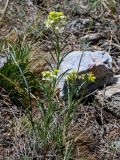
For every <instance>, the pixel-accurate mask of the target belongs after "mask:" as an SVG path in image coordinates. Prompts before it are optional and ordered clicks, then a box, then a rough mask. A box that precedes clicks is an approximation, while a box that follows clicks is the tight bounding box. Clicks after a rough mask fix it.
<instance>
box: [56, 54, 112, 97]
mask: <svg viewBox="0 0 120 160" xmlns="http://www.w3.org/2000/svg"><path fill="white" fill-rule="evenodd" d="M67 70H68V73H70V72H71V71H72V70H74V71H78V73H79V74H81V73H86V72H90V71H92V72H93V73H94V75H95V76H96V83H94V84H93V83H92V84H89V86H88V92H92V91H94V90H95V89H98V88H99V87H102V86H103V85H104V83H107V82H106V79H108V80H109V78H111V77H113V72H112V58H111V56H110V55H109V53H107V52H104V51H93V52H92V51H73V52H71V53H69V54H68V55H67V56H66V57H65V58H64V60H63V61H62V63H61V65H60V73H59V75H61V74H62V73H64V72H66V71H67ZM59 75H58V76H59ZM79 85H80V84H79ZM64 86H65V76H64V77H63V78H62V79H61V81H60V82H59V84H58V87H59V88H60V89H61V96H62V95H63V88H64Z"/></svg>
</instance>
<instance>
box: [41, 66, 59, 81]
mask: <svg viewBox="0 0 120 160" xmlns="http://www.w3.org/2000/svg"><path fill="white" fill-rule="evenodd" d="M58 72H59V70H58V69H56V68H54V69H53V71H43V72H42V79H43V80H48V81H53V79H56V78H57V74H58Z"/></svg>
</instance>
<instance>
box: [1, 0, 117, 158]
mask: <svg viewBox="0 0 120 160" xmlns="http://www.w3.org/2000/svg"><path fill="white" fill-rule="evenodd" d="M6 1H7V0H6ZM85 2H87V1H84V3H83V1H82V0H80V1H77V0H76V1H75V2H74V1H72V0H71V1H69V2H68V1H59V2H57V1H51V2H48V1H47V0H45V1H42V0H41V1H37V0H36V1H34V0H33V1H32V0H25V1H24V2H22V1H19V0H17V1H14V0H13V1H9V3H8V5H7V6H6V10H5V12H4V15H3V14H2V13H1V15H2V16H4V17H3V18H2V19H1V21H0V42H1V43H2V39H3V38H4V39H6V40H8V41H15V39H17V37H18V35H21V34H24V33H25V32H27V33H29V30H31V29H32V32H30V36H32V37H35V40H36V39H37V38H38V37H39V36H40V35H39V33H40V30H41V28H42V24H41V22H42V23H43V21H44V19H45V17H46V15H47V13H48V12H49V11H51V10H53V9H54V8H55V10H62V11H63V12H64V13H65V15H66V16H67V17H68V20H67V21H68V22H67V25H66V28H65V32H66V33H69V36H67V38H66V39H65V41H64V43H65V44H67V47H66V48H65V51H66V50H83V49H85V50H104V51H107V52H109V53H110V55H111V56H112V58H113V62H112V65H113V68H112V69H113V72H114V74H115V75H118V74H120V2H119V0H118V1H117V0H116V7H115V8H114V7H113V8H112V9H111V7H110V6H109V5H108V6H107V5H105V4H101V6H96V9H91V8H90V7H88V5H86V4H87V3H85ZM0 4H2V5H0V7H1V8H2V9H3V8H4V6H5V2H3V1H2V2H0ZM99 7H100V8H99ZM38 13H39V16H38ZM2 16H1V17H2ZM36 17H37V18H36ZM40 17H42V18H40ZM34 21H36V26H34V25H33V24H34V23H33V22H34ZM47 34H48V33H46V35H47ZM64 35H65V34H64V33H63V37H62V38H63V39H64V38H65V36H64ZM30 36H28V39H27V40H28V42H30ZM37 36H38V37H37ZM49 50H51V51H52V50H53V46H52V45H51V42H50V41H49V40H48V39H47V38H46V37H42V38H41V37H40V38H39V40H38V39H37V40H36V41H35V43H34V45H33V48H32V53H31V56H30V60H29V62H30V65H31V70H32V71H33V72H35V73H40V72H41V71H42V70H44V68H45V67H46V66H47V65H46V61H45V59H49V60H51V56H50V54H49ZM3 54H4V53H1V55H0V66H1V64H2V61H4V56H3ZM118 85H119V84H118ZM102 91H104V90H102ZM8 95H9V94H8V93H6V92H5V91H4V89H3V88H0V159H1V160H7V159H9V158H11V159H10V160H12V159H13V160H17V159H20V157H18V158H16V155H17V154H18V153H19V152H20V149H21V148H24V146H23V144H22V143H23V142H24V141H25V142H26V141H27V140H26V137H24V131H23V130H21V126H17V124H18V123H19V121H20V117H21V116H22V114H23V113H21V109H19V108H17V107H16V106H15V105H14V104H13V102H11V100H10V98H9V96H8ZM98 95H99V94H98ZM119 97H120V92H119V93H117V95H115V94H114V95H113V96H112V98H111V97H110V98H108V99H105V95H104V94H103V96H102V99H101V100H100V98H99V97H97V96H96V97H95V98H94V102H93V101H92V102H90V101H88V102H87V104H86V103H85V104H84V103H83V104H80V105H79V106H78V109H77V111H76V114H75V118H74V121H73V122H72V124H71V126H70V130H69V133H68V135H69V137H70V138H72V139H73V140H74V144H75V149H74V155H73V159H75V160H77V159H79V157H81V160H84V159H85V160H112V159H114V160H119V159H120V114H118V113H120V98H119ZM116 99H117V100H116ZM20 138H21V139H22V140H20ZM15 148H17V149H16V150H17V151H18V153H17V152H16V150H15ZM21 150H22V149H21ZM28 150H29V149H28ZM78 153H79V154H80V155H79V154H78ZM8 157H9V158H8ZM82 157H84V158H82ZM37 159H38V160H41V159H42V158H40V157H39V158H36V157H33V160H37ZM51 159H52V158H51ZM53 159H54V158H53Z"/></svg>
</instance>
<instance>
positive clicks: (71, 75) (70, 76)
mask: <svg viewBox="0 0 120 160" xmlns="http://www.w3.org/2000/svg"><path fill="white" fill-rule="evenodd" d="M77 77H78V73H77V71H75V70H73V71H72V72H70V73H68V74H67V76H66V80H67V81H69V82H74V81H75V80H76V79H77Z"/></svg>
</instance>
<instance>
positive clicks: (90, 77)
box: [88, 72, 96, 82]
mask: <svg viewBox="0 0 120 160" xmlns="http://www.w3.org/2000/svg"><path fill="white" fill-rule="evenodd" d="M95 79H96V77H95V75H94V74H93V73H92V72H90V73H88V80H89V81H91V82H94V81H95Z"/></svg>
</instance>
